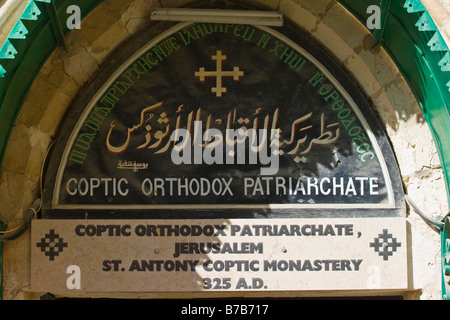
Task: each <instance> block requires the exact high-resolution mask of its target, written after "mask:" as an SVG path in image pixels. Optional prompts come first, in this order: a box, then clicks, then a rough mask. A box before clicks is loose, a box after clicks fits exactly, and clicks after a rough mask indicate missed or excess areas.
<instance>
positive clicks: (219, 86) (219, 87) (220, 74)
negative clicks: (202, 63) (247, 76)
mask: <svg viewBox="0 0 450 320" xmlns="http://www.w3.org/2000/svg"><path fill="white" fill-rule="evenodd" d="M212 60H214V61H216V69H217V70H216V71H205V68H200V70H199V71H198V72H196V73H195V76H196V77H199V78H200V81H201V82H205V81H206V78H208V77H216V87H213V88H212V89H211V92H212V93H215V94H216V97H217V98H221V97H222V95H223V94H224V93H227V88H224V87H223V83H222V81H223V78H225V77H233V80H234V81H239V80H240V78H241V77H243V76H244V71H242V70H240V68H239V67H234V69H233V71H223V61H225V60H227V56H226V55H223V54H222V51H220V50H218V51H217V53H216V55H214V56H212Z"/></svg>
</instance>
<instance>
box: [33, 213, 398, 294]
mask: <svg viewBox="0 0 450 320" xmlns="http://www.w3.org/2000/svg"><path fill="white" fill-rule="evenodd" d="M32 230H33V232H32V253H31V255H32V274H31V280H32V290H33V291H46V292H67V291H77V290H81V291H84V292H183V291H185V292H186V291H187V292H190V291H279V290H286V291H309V290H317V291H321V290H368V289H380V290H381V289H382V290H394V289H395V290H397V289H406V288H407V266H406V251H407V250H406V224H405V220H404V219H401V218H380V219H376V220H374V221H373V220H372V221H370V220H367V219H359V218H358V219H319V220H317V219H283V220H278V219H267V220H255V219H251V220H233V221H229V220H201V221H199V220H114V221H111V220H40V221H34V222H33V229H32Z"/></svg>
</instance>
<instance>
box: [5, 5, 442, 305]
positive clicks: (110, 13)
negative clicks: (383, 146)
mask: <svg viewBox="0 0 450 320" xmlns="http://www.w3.org/2000/svg"><path fill="white" fill-rule="evenodd" d="M166 2H167V3H166ZM166 2H164V3H163V5H164V6H167V7H173V6H183V5H184V4H185V3H184V2H183V3H180V2H179V1H176V2H177V3H176V4H174V3H172V1H166ZM255 4H256V5H259V6H262V7H269V8H271V9H278V10H281V11H283V12H285V13H286V18H287V19H288V20H290V21H291V22H292V23H293V24H295V25H297V26H298V27H299V28H301V29H302V30H304V31H306V32H307V33H309V34H310V37H311V38H313V39H314V40H316V41H318V42H319V43H321V44H322V46H323V47H324V48H325V49H326V50H327V51H328V52H329V53H330V54H331V55H333V56H334V57H335V58H336V60H337V61H339V62H340V63H341V64H342V66H343V67H344V68H345V69H346V70H347V71H348V72H349V74H351V76H352V77H353V78H354V79H355V81H356V82H357V83H358V84H359V86H360V87H361V89H362V91H363V92H364V93H365V94H366V95H367V97H368V99H369V100H370V101H372V103H373V105H374V108H375V111H376V112H377V114H378V116H379V117H380V119H381V121H382V123H384V125H385V127H386V131H387V133H388V134H389V137H390V139H391V142H392V145H393V148H394V151H395V153H396V156H397V159H398V162H399V166H400V170H401V172H402V177H403V180H404V182H405V185H406V187H407V190H408V192H409V193H410V194H411V195H413V196H415V197H416V198H417V199H420V201H418V202H419V203H420V204H421V206H422V208H424V209H425V210H426V211H427V212H430V213H439V212H445V211H446V201H445V199H442V197H439V195H443V194H445V190H444V189H445V187H444V182H443V179H442V172H441V168H440V164H439V159H438V157H437V153H436V149H435V147H434V143H433V139H432V137H431V134H430V132H429V128H428V126H427V124H426V122H425V121H424V119H423V117H421V111H420V108H419V106H418V104H417V102H416V101H415V99H414V97H413V95H412V93H411V91H410V90H409V88H408V85H407V84H406V82H405V80H404V79H403V77H402V76H401V74H400V72H399V70H398V68H397V67H396V66H395V64H394V63H393V62H392V60H391V59H390V57H389V56H388V54H387V53H386V52H385V51H384V50H383V49H381V48H377V49H375V50H370V49H369V48H370V46H369V45H370V40H371V38H370V37H371V36H370V34H369V33H368V32H367V30H366V29H365V28H364V27H363V26H362V25H361V24H360V23H359V22H357V21H356V20H355V19H354V17H353V16H352V15H351V14H350V13H349V12H348V11H347V10H346V9H344V8H343V7H342V6H341V5H340V4H338V3H337V2H336V1H328V0H323V1H314V2H313V3H311V2H310V1H306V0H305V1H277V2H275V3H273V2H272V1H263V0H261V1H255ZM152 5H155V6H158V5H159V4H158V2H156V1H155V3H148V2H146V1H140V0H135V1H130V2H124V1H114V0H106V1H104V2H102V3H101V4H100V5H99V6H98V7H97V8H96V9H95V10H93V12H91V13H90V14H89V16H88V17H87V18H86V19H84V20H83V21H82V28H81V29H80V30H74V31H72V32H71V33H70V34H69V35H68V37H67V39H66V41H67V44H68V49H67V51H66V50H64V49H63V48H59V49H57V50H56V51H55V52H54V53H53V54H52V56H51V57H50V58H49V60H48V61H47V62H46V63H45V65H44V66H43V68H42V70H41V72H40V74H39V75H38V77H37V78H36V80H35V81H34V83H33V85H32V87H31V89H30V91H29V93H28V95H27V97H26V99H25V103H24V105H23V107H22V110H21V112H20V114H19V117H18V119H17V122H16V125H15V127H14V130H13V133H12V136H11V139H10V142H9V146H8V150H7V153H6V157H5V161H4V164H3V176H2V179H1V181H0V192H1V193H2V194H4V195H5V197H3V199H4V200H2V209H1V210H2V212H1V213H2V217H6V219H7V220H8V221H7V222H8V223H9V225H10V226H11V227H14V226H15V225H18V224H20V222H21V219H22V212H24V211H25V210H26V209H27V208H28V207H29V206H30V204H31V203H32V202H33V201H34V199H36V198H39V195H40V174H41V167H42V164H43V162H44V158H45V155H46V152H47V150H48V148H49V146H50V145H51V142H52V140H53V138H54V137H55V135H56V134H57V131H58V128H59V125H60V124H61V122H62V121H63V119H64V116H65V114H66V111H67V110H68V109H69V108H70V106H71V103H72V102H73V101H74V99H75V97H76V96H77V95H78V94H79V92H81V91H82V90H83V88H84V87H85V86H87V85H88V84H89V82H90V80H91V79H92V77H94V76H95V75H96V73H97V72H98V70H99V69H100V68H101V67H102V65H103V64H104V63H105V62H106V61H107V59H108V57H109V56H110V55H111V54H112V53H113V52H114V50H115V49H116V48H117V47H119V46H120V45H121V44H122V43H124V42H126V41H127V40H128V39H130V37H132V36H133V35H134V34H136V33H138V32H139V30H141V29H142V28H145V27H149V26H150V25H149V24H150V22H149V20H148V16H149V14H150V9H151V7H152ZM411 132H415V134H414V135H411ZM19 190H20V192H18V191H19ZM422 190H427V192H426V193H424V192H422ZM409 219H410V221H411V225H412V229H413V232H412V233H413V234H414V236H413V237H412V243H411V245H412V251H413V252H415V251H416V250H417V251H418V252H421V253H422V252H426V255H425V254H423V255H421V256H420V255H416V254H415V255H413V257H412V258H413V259H414V260H413V262H412V263H413V264H414V266H415V267H414V270H413V271H414V274H413V275H412V280H413V283H412V284H411V288H422V289H423V290H425V288H427V287H429V288H430V289H426V290H427V293H426V294H425V295H426V296H427V297H429V298H432V297H433V298H438V294H439V293H438V292H437V290H439V286H440V283H439V281H440V279H439V277H440V261H439V258H440V255H439V246H438V245H437V244H438V241H439V239H438V238H437V236H436V235H434V234H433V233H432V232H430V231H429V230H428V229H427V227H426V226H423V225H422V222H421V220H419V219H418V218H417V217H416V216H411V217H410V218H409ZM28 245H29V235H28V234H27V235H25V236H23V237H22V238H20V239H19V240H18V241H17V242H14V243H9V244H7V245H6V246H5V253H4V254H5V258H6V259H5V260H6V261H5V270H4V272H5V273H4V279H5V280H4V283H5V297H6V298H26V297H28V296H27V294H25V293H24V292H23V291H22V288H24V287H26V286H27V285H28V284H29V281H30V280H29V275H28V267H29V258H28V250H29V249H28ZM423 247H426V248H428V247H433V248H435V251H432V250H429V249H425V250H423V249H422V248H423ZM427 264H428V265H427ZM416 265H417V266H416ZM421 273H427V274H436V279H430V278H426V279H422V278H421V277H420V276H419V274H421ZM431 288H432V289H431Z"/></svg>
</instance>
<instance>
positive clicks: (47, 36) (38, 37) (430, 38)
mask: <svg viewBox="0 0 450 320" xmlns="http://www.w3.org/2000/svg"><path fill="white" fill-rule="evenodd" d="M27 1H28V5H27V7H26V9H25V10H24V12H23V13H22V15H21V18H20V19H19V20H18V21H17V23H16V25H15V26H14V28H13V29H12V31H11V33H10V35H9V36H8V37H7V39H5V40H4V42H3V43H2V44H1V47H0V165H1V164H2V163H3V159H4V156H5V152H6V148H7V144H8V140H9V137H10V135H11V131H12V129H13V127H14V125H15V121H16V119H17V116H18V114H19V112H20V109H21V107H22V105H23V102H24V99H25V97H26V95H27V93H28V90H29V88H30V87H31V85H32V83H33V81H34V79H35V78H36V76H37V75H38V73H39V71H40V69H41V67H42V66H43V65H44V63H45V62H46V61H47V59H48V57H49V56H50V55H51V54H52V53H53V52H54V51H55V50H56V48H57V47H58V46H59V44H60V42H59V41H58V34H57V32H55V28H54V25H55V21H54V19H55V18H54V17H52V15H51V14H50V13H51V12H50V9H51V8H50V7H51V6H53V7H54V8H56V17H59V19H60V21H58V24H60V25H61V26H62V27H63V30H62V32H63V33H64V34H67V33H68V32H70V30H69V29H67V27H66V25H65V23H61V21H66V19H67V18H68V14H67V7H68V6H70V5H73V4H75V5H78V6H79V7H80V8H81V11H82V12H81V13H82V17H83V18H84V17H85V16H86V15H87V14H88V13H89V12H90V11H91V10H93V9H94V8H95V7H97V6H98V5H100V4H101V3H102V0H77V1H75V0H27ZM338 1H339V2H340V3H341V4H342V5H344V6H345V7H346V8H347V9H348V10H349V11H350V12H351V13H352V14H353V15H354V16H355V17H356V18H357V19H359V20H360V21H361V22H362V23H364V24H365V23H366V20H367V18H368V17H369V14H368V13H367V8H368V7H369V6H370V5H374V4H375V5H379V6H381V7H382V8H383V9H384V10H383V11H382V12H383V14H384V15H385V16H384V17H383V19H384V20H383V21H385V23H384V24H383V30H382V32H381V33H379V34H381V36H379V34H378V35H377V34H376V33H377V31H375V32H374V37H379V40H378V41H379V42H380V43H381V44H382V45H383V47H384V48H386V50H387V51H388V52H389V54H390V55H391V57H392V59H393V60H394V61H395V62H396V64H397V66H398V67H399V69H400V70H401V72H402V73H403V75H404V77H405V78H406V80H407V81H408V83H409V85H410V87H411V90H412V92H413V93H414V95H415V97H416V99H417V101H418V102H419V104H420V106H421V108H422V111H423V115H424V117H425V119H426V120H427V122H428V124H429V126H430V129H431V132H432V134H433V136H434V138H435V141H436V145H437V149H438V152H439V156H440V160H441V164H442V168H443V170H444V176H445V179H446V187H447V196H448V199H450V192H449V189H450V188H449V181H450V116H449V114H450V112H449V110H450V53H449V49H448V47H447V45H446V43H445V41H444V39H443V37H442V35H441V34H440V32H439V30H438V28H437V27H436V24H435V23H434V21H433V19H432V18H431V16H430V15H429V14H428V12H427V10H426V8H425V7H424V6H423V4H422V3H421V2H420V1H419V0H403V1H391V0H338ZM52 19H53V21H52ZM0 173H1V171H0Z"/></svg>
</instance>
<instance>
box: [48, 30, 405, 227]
mask: <svg viewBox="0 0 450 320" xmlns="http://www.w3.org/2000/svg"><path fill="white" fill-rule="evenodd" d="M162 30H164V32H162ZM158 32H159V33H158ZM401 186H402V185H401V181H400V178H399V173H398V169H397V165H396V162H395V158H394V156H393V153H392V150H391V149H390V146H389V143H388V140H387V138H386V136H385V134H384V132H383V130H382V129H381V127H380V125H379V124H378V122H377V120H376V117H375V116H374V114H373V113H372V111H371V108H370V106H369V104H368V102H367V101H366V99H365V98H364V96H363V95H362V94H361V93H360V92H359V90H358V89H357V87H356V86H355V85H354V84H353V83H352V81H350V80H349V78H348V77H347V76H346V75H345V73H344V72H343V71H342V70H341V69H340V68H339V67H337V66H336V64H334V63H333V61H332V59H331V58H329V57H328V56H327V55H326V54H324V53H323V52H322V51H321V50H320V49H319V48H318V47H317V46H316V45H315V44H314V43H312V42H311V41H310V40H308V39H307V38H306V37H305V36H303V35H301V34H299V33H297V32H294V31H293V29H291V28H290V27H288V26H285V27H282V28H276V29H274V28H268V27H256V26H247V25H231V24H211V23H195V24H190V23H183V24H176V25H173V24H172V25H170V27H168V26H167V25H166V24H160V25H159V27H158V28H156V31H155V30H152V31H148V32H146V33H145V34H144V35H142V36H141V37H139V38H137V39H136V40H134V41H132V42H131V43H130V44H129V45H128V46H126V47H124V48H121V49H120V50H119V51H118V53H117V54H116V55H115V57H114V58H113V59H112V60H111V61H110V62H109V63H108V64H107V65H106V66H105V69H104V70H103V71H102V72H100V74H99V76H98V77H97V78H96V79H95V80H94V81H93V83H92V85H91V86H90V87H89V88H88V89H87V91H86V93H85V95H84V96H83V97H81V98H80V99H79V100H78V101H77V102H76V103H75V104H74V106H73V108H72V110H71V111H70V114H69V115H68V118H67V121H66V122H65V123H64V125H63V126H62V128H61V133H60V137H59V140H58V142H57V144H56V146H55V149H54V151H53V153H52V159H51V161H50V164H49V168H48V170H47V176H46V183H45V199H44V200H45V203H44V216H46V217H73V216H76V217H78V216H79V215H81V216H84V215H85V214H86V213H88V214H90V215H91V216H99V217H104V216H106V217H112V218H114V217H122V218H123V217H145V218H152V217H155V218H161V217H189V218H211V217H217V218H219V217H220V218H223V217H240V218H245V217H256V218H257V217H264V218H267V217H324V216H327V217H363V216H399V215H403V211H404V205H403V201H402V199H403V198H402V197H403V193H402V187H401Z"/></svg>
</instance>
